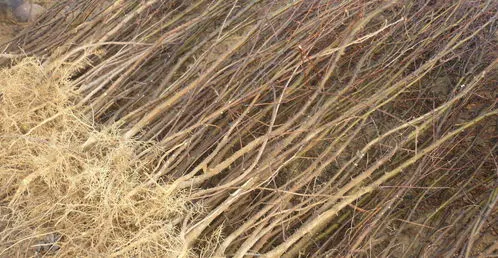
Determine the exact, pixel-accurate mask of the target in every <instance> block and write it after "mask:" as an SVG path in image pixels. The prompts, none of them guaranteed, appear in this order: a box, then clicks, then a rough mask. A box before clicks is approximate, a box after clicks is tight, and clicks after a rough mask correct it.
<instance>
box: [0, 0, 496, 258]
mask: <svg viewBox="0 0 498 258" xmlns="http://www.w3.org/2000/svg"><path fill="white" fill-rule="evenodd" d="M497 16H498V5H497V3H496V1H492V0H477V1H469V0H460V1H444V0H440V1H439V0H436V1H433V0H417V1H408V0H406V1H405V0H399V1H380V0H371V1H364V0H347V1H334V0H316V1H307V0H297V1H283V0H282V1H280V0H273V1H270V0H251V1H238V0H230V1H222V0H210V1H207V0H192V1H180V0H178V1H161V0H147V1H133V0H116V1H109V2H104V3H103V2H102V1H97V0H83V1H82V0H78V1H76V0H74V1H72V0H67V1H60V2H58V3H56V4H55V5H54V6H53V7H52V8H50V9H49V11H48V12H47V13H46V14H45V15H44V16H43V17H41V18H40V19H39V20H38V21H37V23H35V24H33V25H32V26H31V27H29V28H27V29H26V30H25V31H24V33H22V34H21V35H19V36H18V37H17V38H16V39H14V40H13V41H12V42H10V43H8V45H6V47H7V48H8V49H9V51H10V52H9V53H8V55H5V56H4V60H8V59H7V58H13V57H20V56H23V55H26V54H27V55H36V56H38V57H40V58H42V60H43V61H42V66H43V67H44V69H46V71H47V73H49V74H50V73H51V71H54V70H57V69H60V67H65V66H73V65H75V64H78V69H77V70H76V71H75V72H73V73H72V74H70V78H69V79H70V85H71V88H72V89H73V90H75V91H76V93H77V95H78V96H79V97H78V98H75V99H74V103H75V105H76V107H78V108H80V109H81V110H82V112H83V113H84V115H85V116H86V117H89V118H91V119H94V120H95V121H98V122H99V123H100V124H101V125H106V126H114V127H119V128H120V129H121V130H122V140H123V141H127V140H129V139H139V140H144V141H154V142H155V148H150V147H143V146H142V147H137V150H136V152H137V154H136V157H135V158H136V159H143V160H154V162H153V163H154V164H153V166H152V169H151V170H150V171H148V172H147V177H148V180H146V181H143V182H142V183H141V184H142V185H141V186H140V187H141V188H142V189H144V188H145V189H149V191H160V190H161V189H162V187H167V189H170V191H177V190H178V191H180V190H187V191H188V193H189V195H188V200H189V202H191V203H195V204H199V205H202V206H203V211H202V212H195V213H194V212H187V213H180V214H179V215H178V216H177V217H176V218H175V220H174V222H173V224H174V227H175V228H176V230H178V237H179V238H180V239H181V243H182V244H181V248H180V249H179V250H178V253H177V255H178V256H187V255H192V254H193V253H194V254H197V255H200V256H203V257H223V256H230V257H232V256H233V257H242V256H245V255H254V256H263V257H280V256H289V257H294V256H303V257H317V256H330V257H337V256H347V257H351V256H365V257H366V256H382V257H402V256H424V257H443V256H444V257H448V256H452V255H462V256H473V255H480V254H482V255H486V254H487V255H491V254H496V252H498V245H497V244H496V242H495V240H496V237H497V235H496V234H497V233H496V232H497V229H496V224H495V223H494V222H496V219H497V216H498V214H497V210H496V208H495V207H496V203H497V201H498V173H497V171H498V170H497V169H498V162H497V159H496V148H497V146H496V145H497V142H496V138H493V137H495V136H496V131H495V130H496V126H497V125H496V119H497V115H498V110H497V108H496V96H495V93H496V89H497V87H496V80H497V79H498V76H497V73H496V69H497V65H498V53H497V52H496V44H497V41H498V38H497V32H496V31H497V30H496V26H497V24H496V18H497ZM98 144H99V141H98V139H89V140H88V141H87V143H86V147H87V148H92V146H93V145H98ZM157 148H159V149H161V150H163V151H162V152H161V153H160V155H159V156H157V151H154V150H156V149H157ZM153 149H154V150H153ZM135 194H137V192H134V191H131V192H130V193H128V195H127V197H130V196H131V197H132V196H134V195H135ZM9 198H12V196H7V197H5V199H6V200H9V201H10V199H9ZM54 205H56V204H54ZM18 209H29V207H28V206H24V207H18ZM75 209H76V208H75ZM143 212H144V213H147V211H146V210H144V211H143ZM45 216H61V215H60V214H50V213H48V214H45ZM136 216H138V217H140V216H144V215H143V214H137V215H136ZM107 219H109V220H110V221H115V222H116V223H117V221H119V219H120V217H119V216H118V215H117V214H111V215H110V216H109V217H107ZM51 220H53V218H51ZM74 223H76V224H77V223H79V222H78V221H74ZM117 224H119V223H117ZM44 227H47V228H50V229H51V230H52V231H58V230H59V229H58V224H57V223H46V224H45V225H44ZM103 227H104V229H102V230H104V231H106V232H108V231H112V232H115V233H116V235H117V234H118V231H119V230H117V229H115V228H114V227H113V226H112V223H111V224H110V225H105V224H104V225H103ZM80 233H81V232H74V233H73V234H72V235H71V234H69V233H67V231H66V232H65V233H64V234H62V237H61V240H60V241H62V244H61V246H62V249H64V248H73V249H74V250H80V251H81V250H89V249H92V248H97V247H98V248H100V249H94V250H98V251H99V252H106V253H108V254H114V255H123V254H125V255H126V254H129V252H132V251H133V250H134V249H136V248H139V247H138V246H140V245H141V244H144V243H146V242H147V241H148V240H143V239H137V238H125V239H126V242H124V243H123V245H121V246H119V247H116V246H109V248H108V249H106V248H104V247H105V246H104V247H103V246H102V245H97V244H95V243H98V242H99V235H98V234H96V233H95V232H93V231H92V234H90V235H86V237H88V238H91V239H92V240H91V241H89V242H88V241H87V242H84V243H85V244H86V246H83V245H78V243H79V242H75V241H71V239H72V238H74V237H75V236H76V235H77V234H80ZM157 233H158V234H161V232H159V231H158V232H157ZM116 237H118V236H116ZM9 238H14V239H15V236H14V235H10V236H9ZM210 238H211V239H215V240H214V243H213V241H212V240H211V241H207V239H210ZM10 240H12V239H10ZM15 240H17V241H21V240H20V239H15ZM100 241H101V240H100ZM165 248H166V249H167V248H172V247H170V246H166V247H165Z"/></svg>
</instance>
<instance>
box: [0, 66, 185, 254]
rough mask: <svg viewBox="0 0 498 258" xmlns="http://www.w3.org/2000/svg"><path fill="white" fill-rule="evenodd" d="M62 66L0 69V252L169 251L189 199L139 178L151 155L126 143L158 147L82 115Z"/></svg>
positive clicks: (176, 245) (175, 247)
mask: <svg viewBox="0 0 498 258" xmlns="http://www.w3.org/2000/svg"><path fill="white" fill-rule="evenodd" d="M66 69H67V68H66ZM61 70H63V68H61ZM67 73H68V71H66V70H63V71H52V72H51V73H47V72H46V71H45V70H44V68H43V67H42V66H41V65H40V64H39V63H38V62H37V61H36V60H34V59H24V60H23V61H22V62H21V63H19V64H16V65H15V66H13V67H12V68H9V69H2V70H1V71H0V96H1V102H0V110H1V112H2V116H0V135H1V136H0V146H1V147H0V186H1V188H0V189H1V190H0V193H1V200H2V206H1V208H0V218H1V221H0V232H1V233H0V236H1V239H0V241H1V243H2V244H0V256H2V257H13V256H32V255H33V254H35V253H38V254H40V255H41V254H42V253H44V252H45V253H51V252H50V250H49V248H50V247H51V246H52V245H54V246H57V247H54V246H52V251H54V250H55V249H58V250H59V251H58V252H57V254H58V255H59V256H99V255H104V256H122V255H125V256H134V255H142V256H154V255H158V254H164V255H167V256H175V254H176V253H177V252H179V251H181V249H180V248H181V245H182V241H181V238H180V237H179V232H178V231H177V230H176V229H175V228H174V227H173V221H174V220H175V219H178V218H179V217H181V216H184V215H185V213H187V211H191V209H192V208H193V207H192V206H191V205H189V204H188V203H187V201H186V199H185V197H184V194H183V193H181V192H178V191H174V190H171V189H170V188H169V187H168V185H167V184H163V185H155V186H153V187H149V186H145V185H144V182H147V181H148V180H149V172H150V170H151V168H152V167H153V166H154V163H155V161H154V160H150V159H138V158H137V153H136V152H137V150H139V149H143V148H145V147H148V150H147V151H148V152H150V153H152V152H155V153H154V154H153V155H151V157H154V155H156V154H159V153H160V151H159V149H156V148H155V147H153V146H152V145H151V144H150V143H144V142H138V141H132V140H127V141H125V140H123V139H122V138H121V137H120V136H119V134H118V133H117V131H116V130H115V129H114V128H112V127H99V126H98V125H96V124H94V123H93V122H92V121H89V120H88V119H87V118H85V117H84V116H83V115H82V114H81V113H80V112H79V110H78V109H77V108H74V106H73V105H71V103H72V102H71V101H70V100H71V99H72V100H74V99H75V98H77V95H75V94H74V92H72V91H71V89H70V87H69V82H68V81H67V80H66V79H67V78H66V77H65V76H61V75H65V74H67ZM54 241H55V242H54ZM59 248H60V249H59ZM52 253H54V252H52Z"/></svg>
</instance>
